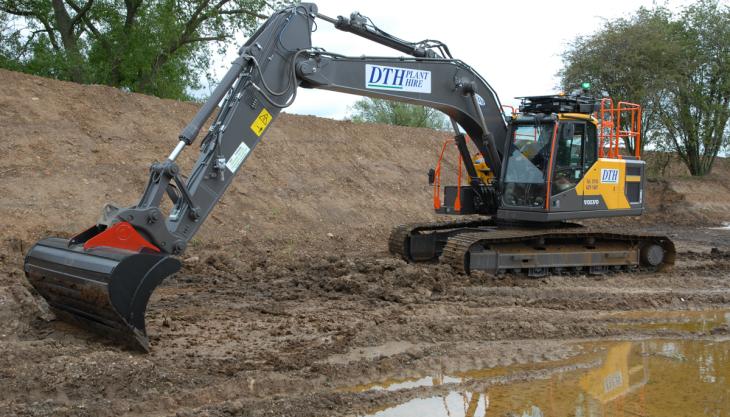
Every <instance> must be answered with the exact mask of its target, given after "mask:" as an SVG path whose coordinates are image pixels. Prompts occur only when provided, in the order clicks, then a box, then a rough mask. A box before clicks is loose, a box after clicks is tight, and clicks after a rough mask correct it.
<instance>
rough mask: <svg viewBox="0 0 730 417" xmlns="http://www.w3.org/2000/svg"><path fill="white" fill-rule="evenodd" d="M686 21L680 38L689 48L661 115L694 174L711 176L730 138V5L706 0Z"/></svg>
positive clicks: (693, 8) (683, 17)
mask: <svg viewBox="0 0 730 417" xmlns="http://www.w3.org/2000/svg"><path fill="white" fill-rule="evenodd" d="M680 20H681V22H682V25H681V27H679V29H678V31H677V34H676V36H675V42H676V43H677V44H679V45H681V48H682V51H683V53H682V55H681V57H680V59H679V61H678V62H677V66H676V67H677V71H676V72H675V73H674V74H672V77H671V78H670V79H669V80H668V81H669V86H668V95H667V97H666V100H664V101H663V102H662V103H661V106H660V115H661V121H662V123H663V125H664V127H665V128H666V130H667V133H668V136H669V138H670V140H671V143H672V144H673V145H674V149H675V150H676V151H677V153H678V154H679V157H680V158H681V159H682V161H683V162H684V163H685V165H687V168H689V171H690V173H691V174H692V175H705V174H708V173H709V172H710V170H711V169H712V165H713V163H714V161H715V158H716V157H717V154H718V153H719V152H720V150H721V149H722V148H723V147H725V146H727V145H728V143H730V140H729V139H728V138H729V136H728V119H730V7H728V6H727V5H723V6H721V5H720V4H718V2H717V1H713V0H702V1H699V2H697V3H695V4H693V5H691V6H689V7H688V8H686V9H685V10H684V11H683V12H682V14H681V16H680Z"/></svg>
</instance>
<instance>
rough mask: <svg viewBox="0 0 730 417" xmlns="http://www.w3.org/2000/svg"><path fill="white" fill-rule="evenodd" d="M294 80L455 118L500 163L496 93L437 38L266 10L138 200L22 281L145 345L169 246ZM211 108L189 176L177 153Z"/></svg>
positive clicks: (61, 311)
mask: <svg viewBox="0 0 730 417" xmlns="http://www.w3.org/2000/svg"><path fill="white" fill-rule="evenodd" d="M315 19H320V20H321V21H325V22H329V23H332V24H334V25H335V27H337V28H338V29H341V30H344V31H347V32H351V33H354V34H356V35H358V36H362V37H365V38H367V39H370V40H372V41H374V42H378V43H381V44H383V45H386V46H388V47H391V48H394V49H396V50H399V51H401V52H403V53H407V54H409V55H411V56H409V57H400V58H391V57H367V56H360V57H348V56H343V55H339V54H334V53H330V52H326V51H324V50H323V49H321V48H313V47H312V41H311V33H312V30H313V28H314V25H315ZM299 87H302V88H315V89H323V90H332V91H339V92H343V93H349V94H357V95H362V96H368V97H375V98H384V99H388V100H395V101H401V102H407V103H412V104H418V105H424V106H428V107H432V108H435V109H438V110H440V111H442V112H443V113H445V114H446V115H448V117H449V118H450V119H451V121H452V124H453V127H454V130H455V136H456V139H457V144H458V145H459V150H460V152H462V157H465V160H471V158H470V157H469V155H468V152H469V151H468V148H467V146H466V144H465V137H464V134H463V133H462V131H461V129H463V130H464V132H466V133H467V134H468V135H469V136H470V138H471V140H472V141H473V142H474V144H475V145H476V147H477V148H478V150H479V152H481V153H482V154H483V155H484V156H485V157H486V158H487V161H488V164H489V166H490V167H491V168H492V169H493V171H495V172H499V171H500V167H501V155H500V151H501V150H502V149H503V147H504V144H505V140H506V136H507V126H506V123H505V120H504V118H503V116H502V112H501V106H500V103H499V99H498V97H497V95H496V94H495V92H494V91H493V90H492V88H491V87H490V86H489V84H488V83H487V82H486V81H484V79H483V78H482V77H481V76H480V75H479V74H478V73H476V72H475V71H474V70H473V69H472V68H471V67H469V66H468V65H467V64H465V63H464V62H462V61H459V60H456V59H453V58H452V57H451V55H450V52H449V50H448V48H447V47H446V46H445V45H443V44H442V43H440V42H436V41H423V42H421V43H411V42H407V41H404V40H401V39H399V38H396V37H394V36H391V35H389V34H387V33H385V32H384V31H382V30H380V29H379V28H377V27H376V26H375V25H373V24H372V22H370V20H369V19H367V18H365V17H363V16H361V15H359V14H356V13H355V14H353V15H351V17H350V18H349V19H348V18H344V17H338V18H337V19H332V18H329V17H327V16H324V15H321V14H319V13H318V10H317V7H316V5H314V4H311V3H301V4H300V5H297V6H294V7H291V8H288V9H285V10H282V11H279V12H277V13H275V14H274V15H272V16H271V17H270V18H269V19H268V20H267V21H266V22H265V23H264V24H263V25H262V26H261V27H260V28H259V29H258V30H257V31H256V32H255V33H254V35H253V36H251V38H250V39H249V40H248V41H247V42H246V44H245V45H244V46H243V47H241V49H240V50H239V56H238V58H237V59H236V60H235V61H234V62H233V64H232V66H231V68H230V69H229V71H228V72H227V73H226V75H225V76H224V77H223V79H222V80H221V82H220V83H219V85H218V86H217V87H216V89H215V91H214V92H213V94H212V95H211V97H210V98H209V99H208V101H207V102H206V103H205V104H204V105H203V106H202V107H201V108H200V110H199V111H198V113H197V114H196V115H195V117H194V118H193V120H192V121H191V122H190V123H189V124H188V125H187V126H186V127H185V129H184V130H183V131H182V132H181V133H180V135H179V142H178V144H177V146H176V147H175V148H174V150H173V151H172V153H171V154H170V155H169V156H168V158H167V159H166V160H164V161H163V162H159V163H154V164H152V166H151V167H150V178H149V181H148V183H147V186H146V188H145V190H144V192H143V194H142V197H141V198H140V200H139V202H138V203H137V204H135V205H134V206H131V207H126V208H117V207H113V206H110V205H107V206H106V207H105V208H104V213H103V217H102V220H101V221H100V222H99V223H98V224H97V225H95V226H93V227H91V228H90V229H88V230H86V231H84V232H82V233H80V234H79V235H78V236H76V237H74V238H72V239H70V240H64V239H57V238H48V239H44V240H41V241H40V242H38V243H37V244H36V245H35V246H34V247H33V248H32V249H31V250H30V252H29V253H28V255H27V256H26V260H25V271H26V275H27V276H28V279H29V281H30V282H31V283H32V284H33V286H34V287H35V288H36V289H37V290H38V292H39V293H40V294H41V295H43V297H44V298H45V299H46V300H47V301H48V302H49V304H50V305H51V307H53V308H54V310H55V311H56V312H57V313H58V315H59V316H61V317H62V318H67V319H69V320H72V321H74V322H77V323H80V324H82V325H85V326H86V327H91V328H94V329H95V330H98V331H101V332H103V333H106V334H110V335H113V336H117V337H119V338H120V339H122V340H125V341H127V342H130V343H131V344H132V345H133V346H136V347H138V348H141V349H143V350H148V349H149V346H148V340H147V335H146V331H145V324H144V314H145V310H146V305H147V302H148V300H149V297H150V295H151V293H152V291H153V290H154V288H155V287H156V286H157V285H159V283H160V282H162V280H163V279H164V278H165V277H167V276H169V275H170V274H172V273H174V272H176V271H177V270H178V269H179V267H180V263H179V261H178V260H177V259H175V258H174V257H173V255H180V254H182V253H183V252H184V251H185V248H186V246H187V243H188V242H189V241H190V240H191V239H192V238H193V236H194V235H195V233H196V232H197V231H198V229H199V228H200V226H201V225H202V224H203V222H204V221H205V219H206V218H207V217H208V215H209V214H210V212H211V211H212V210H213V208H214V207H215V205H216V203H217V202H218V200H219V199H220V198H221V197H222V196H223V194H224V193H225V191H226V189H227V188H228V186H229V185H230V184H231V182H232V180H233V177H234V176H235V174H236V173H237V172H238V171H239V170H240V169H241V166H242V165H243V164H244V163H245V161H246V159H247V158H248V157H249V156H250V155H251V152H252V151H253V150H254V148H255V147H256V145H257V144H258V143H259V142H260V141H261V139H262V137H263V135H264V134H265V133H266V131H267V129H269V128H270V126H271V124H272V123H273V121H274V120H275V119H276V118H277V116H278V115H279V113H280V111H281V110H282V109H283V108H286V107H287V106H289V105H291V104H292V103H293V102H294V100H295V99H296V94H297V89H298V88H299ZM219 106H220V108H219ZM216 110H218V112H217V115H216V116H215V118H214V119H213V121H212V124H211V125H210V128H209V129H208V130H207V132H206V133H205V135H204V137H203V139H202V140H201V144H200V155H199V157H198V159H197V162H196V163H195V165H194V167H193V168H192V171H191V173H190V174H189V176H188V177H187V179H185V178H184V177H183V176H182V175H181V174H180V169H179V167H178V165H177V164H176V162H175V161H176V159H177V157H178V156H179V155H180V153H181V152H182V151H183V150H184V148H186V147H187V146H190V145H192V144H193V143H194V142H195V140H196V138H197V137H198V136H199V132H200V130H201V129H202V127H203V126H204V125H205V123H206V122H207V121H208V120H209V119H210V117H211V116H212V115H213V113H214V112H215V111H216ZM459 127H461V129H460V128H459ZM467 166H468V168H471V170H470V171H469V175H470V177H471V179H472V181H471V185H472V186H473V187H474V189H475V193H476V195H477V196H478V197H479V198H480V200H481V202H482V204H485V205H490V204H491V205H495V203H494V202H493V201H490V200H492V199H493V198H492V196H491V195H490V194H489V193H488V192H487V191H486V189H487V187H486V185H485V184H483V183H482V182H481V180H479V178H478V176H477V174H476V172H473V171H474V168H473V166H470V165H469V164H467ZM164 198H170V199H171V200H172V202H173V208H172V210H171V211H170V212H169V214H164V213H163V211H162V210H161V205H162V202H163V199H164ZM493 208H495V209H496V207H493Z"/></svg>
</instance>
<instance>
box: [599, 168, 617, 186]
mask: <svg viewBox="0 0 730 417" xmlns="http://www.w3.org/2000/svg"><path fill="white" fill-rule="evenodd" d="M601 183H603V184H618V169H609V168H603V169H601Z"/></svg>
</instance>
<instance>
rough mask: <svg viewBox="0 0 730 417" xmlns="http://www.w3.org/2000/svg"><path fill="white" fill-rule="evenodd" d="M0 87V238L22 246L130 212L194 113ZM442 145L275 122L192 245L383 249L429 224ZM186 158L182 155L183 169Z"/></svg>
mask: <svg viewBox="0 0 730 417" xmlns="http://www.w3.org/2000/svg"><path fill="white" fill-rule="evenodd" d="M0 87H1V88H2V90H3V95H2V96H0V135H2V137H3V138H4V139H3V141H2V142H1V143H0V154H2V155H4V156H5V157H4V158H3V159H4V161H3V162H4V163H3V167H2V169H0V179H1V180H2V181H0V194H2V195H3V196H4V198H3V199H2V200H1V201H0V211H2V212H3V216H2V218H1V219H0V226H1V231H0V234H2V235H3V236H5V237H20V238H22V239H23V240H24V241H31V240H33V239H36V238H38V237H40V236H41V235H43V234H46V233H47V232H49V231H51V232H54V233H60V234H69V233H75V232H78V231H80V230H83V229H84V228H86V227H88V226H89V225H92V224H94V222H95V221H96V219H97V218H98V216H99V214H100V209H101V207H102V205H103V204H104V203H105V202H108V201H113V202H116V203H118V204H121V205H129V204H133V203H134V202H135V199H136V198H138V197H139V195H140V193H141V191H142V189H143V187H144V184H145V182H146V179H147V175H148V174H147V172H148V171H147V170H148V167H149V164H150V163H151V162H152V161H154V160H156V159H158V160H159V159H162V158H164V157H165V156H166V155H167V154H168V153H169V151H170V150H171V149H172V147H173V146H174V145H175V143H176V141H177V134H178V133H179V132H180V130H181V129H182V128H183V127H184V126H185V124H186V123H187V122H188V121H189V120H190V119H191V118H192V116H193V115H194V113H195V111H196V110H197V107H198V106H197V105H196V104H194V103H183V102H177V101H171V100H161V99H157V98H155V97H148V96H144V95H139V94H129V93H125V92H123V91H120V90H118V89H115V88H110V87H105V86H81V85H77V84H73V83H67V82H59V81H54V80H49V79H45V78H40V77H34V76H28V75H25V74H19V73H14V72H8V71H2V70H0ZM445 138H446V134H445V133H442V132H436V131H433V130H429V129H408V128H402V127H393V126H371V125H362V124H354V123H351V122H347V121H334V120H328V119H322V118H317V117H309V116H295V115H288V114H284V115H282V116H281V117H280V119H279V120H277V122H276V123H275V124H274V125H273V126H272V128H271V130H270V131H269V132H268V133H267V135H266V137H265V139H264V141H263V142H262V144H261V145H259V147H257V148H256V152H255V153H254V154H253V156H252V157H251V158H250V159H249V161H248V162H247V165H246V166H245V167H244V168H243V169H242V170H241V172H240V173H239V176H238V178H237V179H236V181H235V182H234V183H233V185H232V186H231V188H230V189H229V191H228V192H227V194H226V196H225V197H224V198H223V200H222V201H221V204H220V205H219V206H218V207H216V209H215V211H214V212H213V215H212V217H211V218H210V219H209V220H208V221H207V222H206V224H205V226H204V227H203V228H202V230H201V233H200V234H199V235H198V237H197V238H196V240H195V241H194V242H193V245H195V244H196V243H200V242H206V243H213V242H215V244H216V245H219V246H231V245H233V246H234V247H236V248H239V249H240V250H245V247H246V246H247V245H250V244H261V243H263V242H277V243H278V244H279V245H278V248H279V250H283V251H295V250H298V249H299V248H301V247H303V246H304V247H309V248H311V247H313V245H314V247H316V248H320V249H322V250H328V251H331V250H339V249H342V248H345V247H346V248H349V249H350V250H353V251H357V250H362V249H363V248H364V247H368V246H371V245H372V244H373V243H372V242H377V243H376V245H380V246H382V247H384V246H385V244H384V241H383V239H382V237H383V236H386V235H387V233H388V231H389V229H390V228H391V227H392V226H393V225H395V224H398V223H401V222H405V221H409V220H415V221H418V220H421V219H428V218H431V217H432V216H433V215H432V213H431V209H430V207H431V206H430V204H431V202H430V195H431V194H430V187H429V186H428V184H427V181H426V171H427V170H428V168H429V167H431V166H433V164H434V163H435V161H436V158H437V156H438V155H437V152H438V150H439V147H440V144H441V143H442V142H443V140H444V139H445ZM196 156H197V148H194V149H189V150H188V152H186V154H185V157H184V158H183V159H182V160H181V164H182V165H183V166H184V167H189V166H191V165H192V161H193V159H194V158H195V157H196ZM184 172H187V170H185V171H184ZM329 234H331V236H330V235H329ZM343 243H344V244H343Z"/></svg>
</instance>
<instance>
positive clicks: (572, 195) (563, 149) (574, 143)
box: [550, 121, 598, 211]
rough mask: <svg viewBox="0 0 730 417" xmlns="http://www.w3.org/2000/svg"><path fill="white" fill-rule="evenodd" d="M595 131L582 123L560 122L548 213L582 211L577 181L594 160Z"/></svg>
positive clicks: (590, 124) (580, 188)
mask: <svg viewBox="0 0 730 417" xmlns="http://www.w3.org/2000/svg"><path fill="white" fill-rule="evenodd" d="M597 152H598V144H597V140H596V128H595V126H594V125H593V124H592V123H587V122H585V121H561V122H560V128H559V129H558V135H557V138H556V143H555V154H554V155H553V159H554V162H553V170H552V175H551V185H550V189H551V191H550V194H551V198H550V203H551V204H550V211H580V210H583V209H584V201H583V191H582V190H583V187H582V184H581V180H583V177H584V176H585V174H586V172H588V170H589V169H590V168H591V166H593V164H594V163H595V162H596V159H597Z"/></svg>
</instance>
